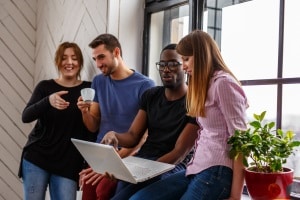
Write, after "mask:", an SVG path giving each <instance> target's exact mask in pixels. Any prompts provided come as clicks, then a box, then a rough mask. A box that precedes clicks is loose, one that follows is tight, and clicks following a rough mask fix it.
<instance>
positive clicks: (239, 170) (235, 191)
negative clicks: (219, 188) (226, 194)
mask: <svg viewBox="0 0 300 200" xmlns="http://www.w3.org/2000/svg"><path fill="white" fill-rule="evenodd" d="M243 186H244V165H243V162H242V158H241V156H240V157H238V159H236V160H234V161H233V178H232V185H231V194H230V199H232V200H234V199H241V196H242V191H243Z"/></svg>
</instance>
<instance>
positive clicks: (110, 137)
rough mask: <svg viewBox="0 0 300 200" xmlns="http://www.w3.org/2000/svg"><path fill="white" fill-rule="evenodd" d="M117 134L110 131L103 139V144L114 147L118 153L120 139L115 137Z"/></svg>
mask: <svg viewBox="0 0 300 200" xmlns="http://www.w3.org/2000/svg"><path fill="white" fill-rule="evenodd" d="M115 133H116V132H114V131H109V132H107V133H106V134H105V136H104V137H103V139H102V141H101V144H108V145H112V146H114V148H115V149H116V151H118V143H119V141H118V139H117V137H116V135H115Z"/></svg>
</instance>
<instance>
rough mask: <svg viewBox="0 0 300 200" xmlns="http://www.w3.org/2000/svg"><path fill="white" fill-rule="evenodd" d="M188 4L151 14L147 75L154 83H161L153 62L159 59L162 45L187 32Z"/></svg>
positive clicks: (177, 39) (176, 40)
mask: <svg viewBox="0 0 300 200" xmlns="http://www.w3.org/2000/svg"><path fill="white" fill-rule="evenodd" d="M188 29H189V6H188V5H183V6H180V7H175V8H171V9H168V10H164V11H161V12H156V13H153V14H151V24H150V44H149V47H150V48H149V64H148V66H149V77H150V78H151V79H153V80H154V82H155V83H156V85H161V80H160V76H159V73H158V71H157V70H156V67H155V62H157V61H159V54H160V52H161V50H162V48H163V47H164V46H166V45H167V44H169V43H177V42H178V41H179V40H180V39H181V38H182V37H183V36H185V35H186V34H188V31H189V30H188Z"/></svg>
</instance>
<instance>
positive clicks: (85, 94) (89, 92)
mask: <svg viewBox="0 0 300 200" xmlns="http://www.w3.org/2000/svg"><path fill="white" fill-rule="evenodd" d="M80 93H81V96H82V99H83V101H85V102H92V101H93V100H94V97H95V90H94V89H93V88H83V89H81V91H80Z"/></svg>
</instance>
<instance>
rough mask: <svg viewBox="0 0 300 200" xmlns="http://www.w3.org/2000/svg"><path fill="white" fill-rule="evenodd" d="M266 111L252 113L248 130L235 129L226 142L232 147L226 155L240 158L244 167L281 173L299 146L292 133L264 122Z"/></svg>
mask: <svg viewBox="0 0 300 200" xmlns="http://www.w3.org/2000/svg"><path fill="white" fill-rule="evenodd" d="M265 115H266V111H264V112H262V113H261V114H259V115H258V114H254V115H253V116H254V119H255V120H254V121H251V122H250V123H249V125H250V128H248V129H247V130H236V131H235V133H234V135H233V136H231V137H230V138H229V140H228V144H230V145H231V148H230V152H229V154H230V155H229V156H230V157H231V158H235V159H236V158H237V157H238V156H240V155H241V156H242V158H243V163H244V166H245V167H248V169H250V170H252V171H257V172H265V173H270V172H281V171H283V164H284V163H286V160H287V158H288V157H289V156H290V155H291V154H292V153H293V152H294V150H295V147H297V146H300V141H296V140H294V137H295V133H294V132H293V131H286V132H284V131H282V130H281V129H277V130H276V129H275V128H274V127H275V122H264V118H265Z"/></svg>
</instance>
